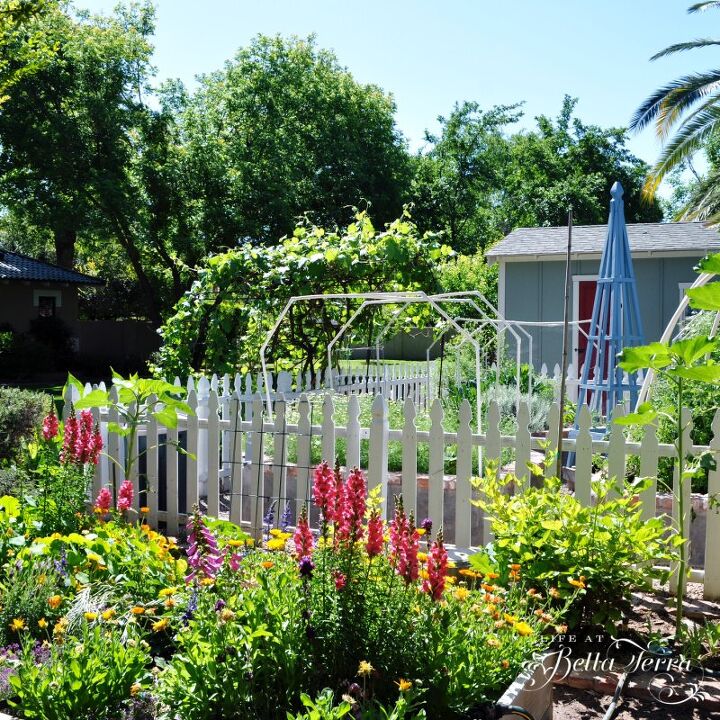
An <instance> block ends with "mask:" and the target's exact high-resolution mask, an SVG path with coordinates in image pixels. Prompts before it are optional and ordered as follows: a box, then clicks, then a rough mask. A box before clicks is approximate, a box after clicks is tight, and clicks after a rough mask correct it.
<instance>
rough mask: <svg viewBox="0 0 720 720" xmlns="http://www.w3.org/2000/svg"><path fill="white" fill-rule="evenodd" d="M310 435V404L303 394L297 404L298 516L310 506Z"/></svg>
mask: <svg viewBox="0 0 720 720" xmlns="http://www.w3.org/2000/svg"><path fill="white" fill-rule="evenodd" d="M311 433H312V426H311V425H310V402H309V400H308V396H307V395H306V394H305V393H303V394H302V395H301V396H300V402H299V403H298V441H297V484H298V489H297V496H298V497H297V514H296V517H299V516H300V511H301V510H302V507H303V505H305V503H308V505H309V504H310V494H311V491H312V485H311V482H310V478H311V477H312V475H311V473H310V459H311V455H310V452H311V440H312V438H311Z"/></svg>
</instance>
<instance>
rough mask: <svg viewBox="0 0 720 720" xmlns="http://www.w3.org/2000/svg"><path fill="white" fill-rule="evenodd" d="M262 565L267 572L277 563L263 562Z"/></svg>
mask: <svg viewBox="0 0 720 720" xmlns="http://www.w3.org/2000/svg"><path fill="white" fill-rule="evenodd" d="M260 565H261V566H262V567H264V568H265V569H266V570H269V569H270V568H271V567H273V566H274V565H275V563H274V562H271V561H270V560H264V561H263V562H261V563H260Z"/></svg>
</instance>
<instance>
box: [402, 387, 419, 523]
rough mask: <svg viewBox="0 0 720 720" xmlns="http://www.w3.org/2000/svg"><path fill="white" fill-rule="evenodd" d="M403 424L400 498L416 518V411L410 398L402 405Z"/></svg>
mask: <svg viewBox="0 0 720 720" xmlns="http://www.w3.org/2000/svg"><path fill="white" fill-rule="evenodd" d="M403 416H404V419H405V423H404V425H403V430H402V496H403V502H404V504H405V509H406V510H407V511H408V512H411V511H412V512H413V513H414V514H415V516H416V517H417V427H416V426H415V418H416V417H417V410H416V409H415V403H414V402H413V401H412V398H408V399H407V400H405V403H404V405H403Z"/></svg>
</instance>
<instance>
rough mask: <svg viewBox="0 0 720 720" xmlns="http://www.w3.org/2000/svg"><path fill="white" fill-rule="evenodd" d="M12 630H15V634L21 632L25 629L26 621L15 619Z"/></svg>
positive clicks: (11, 626) (11, 624) (11, 625)
mask: <svg viewBox="0 0 720 720" xmlns="http://www.w3.org/2000/svg"><path fill="white" fill-rule="evenodd" d="M10 629H11V630H14V631H15V632H20V631H21V630H24V629H25V621H24V620H23V619H22V618H15V619H14V620H13V621H12V622H11V623H10Z"/></svg>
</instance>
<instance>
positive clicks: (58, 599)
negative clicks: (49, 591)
mask: <svg viewBox="0 0 720 720" xmlns="http://www.w3.org/2000/svg"><path fill="white" fill-rule="evenodd" d="M60 603H62V596H60V595H52V596H51V597H49V598H48V605H49V606H50V607H51V608H52V609H53V610H57V608H59V607H60Z"/></svg>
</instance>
